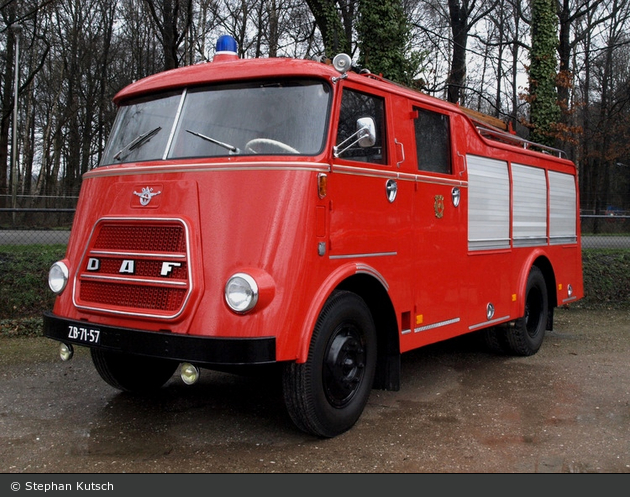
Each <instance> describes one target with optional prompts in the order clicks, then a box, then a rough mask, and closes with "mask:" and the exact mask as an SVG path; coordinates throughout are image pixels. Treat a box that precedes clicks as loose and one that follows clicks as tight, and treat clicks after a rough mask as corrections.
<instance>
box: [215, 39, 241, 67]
mask: <svg viewBox="0 0 630 497" xmlns="http://www.w3.org/2000/svg"><path fill="white" fill-rule="evenodd" d="M237 48H238V45H237V44H236V40H235V39H234V38H233V37H232V36H230V35H221V36H219V39H218V40H217V46H216V53H215V55H214V59H212V61H213V62H222V61H227V60H238V53H237V52H236V50H237Z"/></svg>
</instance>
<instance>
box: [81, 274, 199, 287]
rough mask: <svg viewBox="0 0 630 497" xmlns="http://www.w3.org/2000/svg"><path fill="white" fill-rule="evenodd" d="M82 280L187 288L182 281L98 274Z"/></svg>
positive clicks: (86, 275)
mask: <svg viewBox="0 0 630 497" xmlns="http://www.w3.org/2000/svg"><path fill="white" fill-rule="evenodd" d="M80 279H82V280H95V281H101V280H102V281H116V282H124V283H151V284H154V285H159V286H164V287H168V286H183V287H186V286H187V283H184V282H182V281H169V280H148V279H145V278H133V277H128V278H125V277H123V276H101V275H96V274H84V275H82V276H81V277H80Z"/></svg>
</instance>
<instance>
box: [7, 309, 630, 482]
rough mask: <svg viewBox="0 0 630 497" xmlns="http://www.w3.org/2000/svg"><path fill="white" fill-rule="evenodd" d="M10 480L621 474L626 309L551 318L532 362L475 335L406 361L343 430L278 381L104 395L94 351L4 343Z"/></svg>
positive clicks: (39, 341)
mask: <svg viewBox="0 0 630 497" xmlns="http://www.w3.org/2000/svg"><path fill="white" fill-rule="evenodd" d="M0 349H1V350H2V353H1V354H0V376H1V379H2V387H3V388H2V390H1V393H0V470H1V471H2V472H3V473H123V472H126V473H162V472H168V473H271V472H278V473H573V472H576V473H630V369H629V368H628V357H629V352H630V311H628V310H624V311H620V310H609V311H601V310H598V311H592V310H584V309H577V308H572V309H558V310H557V311H556V329H555V331H553V332H548V335H547V337H546V338H545V342H544V343H543V346H542V349H541V350H540V352H539V353H538V354H536V355H535V356H532V357H525V358H521V357H519V358H515V357H504V356H497V355H493V354H491V353H488V352H487V351H486V350H485V349H483V348H482V347H481V346H480V343H479V341H478V340H475V337H474V336H467V337H462V338H459V339H455V340H450V341H448V342H444V343H441V344H436V345H432V346H429V347H425V348H423V349H420V350H416V351H413V352H409V353H407V354H405V355H403V359H402V364H403V376H402V385H401V389H400V391H398V392H386V391H380V390H374V391H373V392H372V395H371V397H370V401H369V403H368V406H367V408H366V410H365V412H364V414H363V416H362V417H361V419H360V420H359V422H358V423H357V424H356V425H355V427H354V428H352V429H351V430H350V431H348V432H347V433H344V434H343V435H341V436H339V437H337V438H334V439H330V440H320V439H316V438H312V437H309V436H307V435H304V434H302V433H301V432H299V431H297V430H296V429H295V428H294V427H293V425H292V424H291V421H290V419H289V417H288V415H287V414H286V412H285V410H284V406H283V403H282V394H281V390H280V384H279V381H277V378H275V377H273V378H269V377H257V378H246V377H240V376H233V375H228V374H222V373H215V372H210V371H203V372H202V378H201V380H200V381H199V382H198V383H197V384H195V385H193V386H185V385H183V383H182V382H181V381H180V380H179V378H177V377H175V376H174V377H173V379H172V380H171V381H170V382H169V383H168V385H167V388H164V389H163V390H162V391H161V392H160V393H159V394H158V395H155V396H150V397H133V396H130V395H128V394H123V393H120V392H118V391H116V390H114V389H113V388H111V387H109V386H108V385H107V384H105V383H104V382H103V381H102V380H101V379H100V377H99V376H98V374H97V373H96V372H95V370H94V368H93V366H92V363H91V360H90V357H89V354H88V353H87V351H86V350H85V349H80V350H79V351H78V353H77V354H76V356H75V358H74V359H73V360H72V361H71V362H69V363H62V362H60V361H59V360H58V358H57V344H56V342H53V341H51V340H48V339H45V338H0Z"/></svg>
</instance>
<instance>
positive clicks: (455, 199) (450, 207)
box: [411, 106, 468, 346]
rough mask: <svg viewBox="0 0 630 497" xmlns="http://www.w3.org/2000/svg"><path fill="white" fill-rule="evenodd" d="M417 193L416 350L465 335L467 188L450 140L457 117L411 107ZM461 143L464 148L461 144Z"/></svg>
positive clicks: (454, 144)
mask: <svg viewBox="0 0 630 497" xmlns="http://www.w3.org/2000/svg"><path fill="white" fill-rule="evenodd" d="M411 115H412V118H413V128H414V136H415V150H414V151H412V152H411V155H412V156H413V158H412V160H415V162H416V189H415V197H414V203H413V226H414V228H413V238H414V242H415V261H414V271H413V277H414V293H415V302H414V304H415V307H414V310H415V313H414V319H413V320H412V321H415V322H412V327H411V329H412V332H413V342H414V345H415V346H421V345H425V344H427V343H433V342H436V341H439V340H444V339H446V338H450V337H452V336H455V335H459V334H461V333H464V332H465V331H466V327H465V326H466V316H465V315H464V314H465V309H466V307H465V302H466V297H467V291H468V290H467V284H466V282H467V273H468V269H467V261H468V256H467V246H466V241H467V235H466V231H467V216H466V202H467V189H466V182H465V181H464V179H465V164H464V161H463V154H461V153H458V152H459V150H458V148H459V147H460V143H458V142H457V141H456V139H454V138H453V136H454V133H453V131H454V129H453V128H454V127H456V125H457V122H456V121H454V119H457V116H451V115H449V114H448V113H446V112H444V111H441V110H439V109H430V108H426V107H420V106H413V108H412V111H411ZM462 145H463V144H462Z"/></svg>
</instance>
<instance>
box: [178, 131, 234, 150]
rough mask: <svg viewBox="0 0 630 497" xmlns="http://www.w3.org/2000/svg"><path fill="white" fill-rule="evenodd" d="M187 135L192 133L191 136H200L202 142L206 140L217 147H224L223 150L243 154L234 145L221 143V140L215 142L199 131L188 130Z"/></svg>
mask: <svg viewBox="0 0 630 497" xmlns="http://www.w3.org/2000/svg"><path fill="white" fill-rule="evenodd" d="M186 133H190V134H191V135H195V136H198V137H199V138H201V139H202V140H206V141H208V142H210V143H214V144H215V145H219V147H223V148H225V149H227V150H229V151H230V152H231V153H233V154H239V153H240V152H241V151H240V150H239V149H238V148H236V147H235V146H234V145H230V144H229V143H223V142H220V141H219V140H215V139H214V138H210V137H209V136H206V135H203V134H201V133H198V132H197V131H192V130H190V129H187V130H186Z"/></svg>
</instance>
